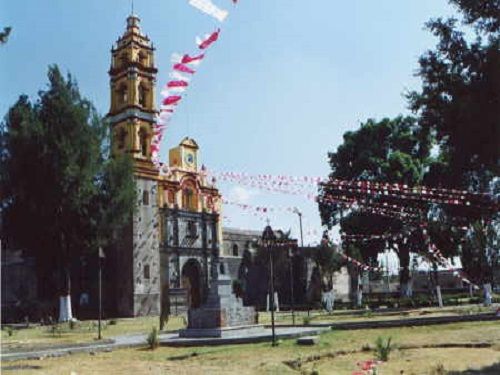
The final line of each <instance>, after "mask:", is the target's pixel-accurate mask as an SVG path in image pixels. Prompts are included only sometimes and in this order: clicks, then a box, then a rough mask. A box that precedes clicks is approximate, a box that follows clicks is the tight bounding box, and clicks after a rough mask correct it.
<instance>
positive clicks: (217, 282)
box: [179, 259, 264, 337]
mask: <svg viewBox="0 0 500 375" xmlns="http://www.w3.org/2000/svg"><path fill="white" fill-rule="evenodd" d="M214 260H215V261H214ZM217 264H219V263H218V259H212V280H211V282H210V289H209V292H208V296H207V300H206V303H205V304H203V305H202V306H201V307H199V308H192V309H189V311H188V327H187V329H183V330H181V331H179V336H180V337H238V336H242V335H248V334H258V333H263V332H264V327H263V326H262V325H259V324H257V313H256V311H255V309H254V307H251V306H243V301H242V300H241V298H237V297H236V296H235V295H234V294H233V292H232V282H231V278H230V277H229V276H228V275H227V274H226V272H225V267H224V264H223V263H220V264H219V267H217Z"/></svg>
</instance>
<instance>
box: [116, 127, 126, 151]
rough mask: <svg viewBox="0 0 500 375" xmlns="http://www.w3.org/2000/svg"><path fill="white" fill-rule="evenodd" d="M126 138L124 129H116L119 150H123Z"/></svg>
mask: <svg viewBox="0 0 500 375" xmlns="http://www.w3.org/2000/svg"><path fill="white" fill-rule="evenodd" d="M126 139H127V132H126V131H125V129H123V128H120V130H118V134H117V136H116V141H117V147H118V149H119V150H123V149H124V148H125V140H126Z"/></svg>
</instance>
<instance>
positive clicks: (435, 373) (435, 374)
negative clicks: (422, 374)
mask: <svg viewBox="0 0 500 375" xmlns="http://www.w3.org/2000/svg"><path fill="white" fill-rule="evenodd" d="M430 374H431V375H446V370H445V369H444V366H443V364H441V363H439V364H437V365H436V366H434V367H433V368H431V372H430Z"/></svg>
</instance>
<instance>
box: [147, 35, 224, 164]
mask: <svg viewBox="0 0 500 375" xmlns="http://www.w3.org/2000/svg"><path fill="white" fill-rule="evenodd" d="M219 33H220V30H219V29H217V30H216V31H214V32H213V33H211V34H207V35H206V36H204V37H202V38H197V39H196V43H197V46H198V49H200V50H203V51H204V52H203V53H198V54H194V55H189V54H179V53H174V54H173V55H172V59H171V60H172V71H171V72H170V80H169V81H168V82H167V83H166V84H165V86H164V87H163V88H162V90H161V93H160V94H161V96H162V100H161V106H160V115H159V116H158V118H157V120H156V124H155V125H154V128H153V137H152V140H151V154H152V159H153V162H154V163H155V165H156V166H157V167H159V166H160V160H159V152H160V144H161V141H162V139H163V134H164V132H165V129H166V128H167V126H168V123H169V122H170V119H171V118H172V116H173V114H174V112H175V109H176V108H177V106H178V105H179V103H180V102H181V100H182V94H183V93H184V92H185V91H186V90H187V88H188V87H189V83H190V81H191V78H192V76H193V75H194V74H195V73H196V69H195V68H196V67H198V66H199V65H200V63H201V62H202V61H203V59H204V58H205V51H206V50H207V49H208V48H209V47H210V46H211V45H212V44H213V43H215V42H216V41H217V40H218V38H219Z"/></svg>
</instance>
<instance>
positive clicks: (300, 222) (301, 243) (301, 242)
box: [290, 207, 310, 325]
mask: <svg viewBox="0 0 500 375" xmlns="http://www.w3.org/2000/svg"><path fill="white" fill-rule="evenodd" d="M293 213H294V214H297V215H298V216H299V226H300V247H304V235H303V234H302V212H300V211H299V209H298V208H297V207H295V208H294V209H293ZM290 269H291V267H290ZM291 272H292V271H291V270H290V279H291V280H290V283H293V281H292V280H293V277H292V273H291ZM306 285H307V272H306ZM309 310H310V309H309V303H308V304H307V316H309V315H310V312H309ZM292 321H293V325H295V312H294V309H293V287H292Z"/></svg>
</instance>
